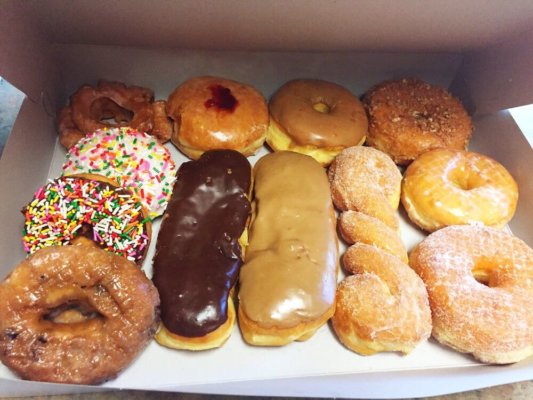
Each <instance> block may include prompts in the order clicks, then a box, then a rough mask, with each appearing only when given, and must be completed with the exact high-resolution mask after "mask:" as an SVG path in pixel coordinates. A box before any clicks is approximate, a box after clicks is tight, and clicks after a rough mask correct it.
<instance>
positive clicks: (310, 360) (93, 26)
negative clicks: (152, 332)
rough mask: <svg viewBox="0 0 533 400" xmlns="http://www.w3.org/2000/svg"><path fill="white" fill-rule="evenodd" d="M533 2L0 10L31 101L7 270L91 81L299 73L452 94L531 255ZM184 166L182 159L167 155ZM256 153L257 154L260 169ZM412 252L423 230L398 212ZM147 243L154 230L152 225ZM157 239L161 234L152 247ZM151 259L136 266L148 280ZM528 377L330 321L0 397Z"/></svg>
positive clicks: (448, 384)
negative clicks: (506, 184)
mask: <svg viewBox="0 0 533 400" xmlns="http://www.w3.org/2000/svg"><path fill="white" fill-rule="evenodd" d="M532 71H533V2H531V1H526V0H524V1H517V0H513V1H509V2H505V3H502V2H499V1H485V0H472V1H467V2H465V1H461V0H452V1H447V2H431V1H430V2H423V1H417V0H406V1H401V2H389V1H348V0H338V1H324V0H322V1H315V0H307V1H306V0H293V1H289V2H287V1H281V0H272V1H260V0H250V1H237V0H233V1H225V2H219V1H216V0H200V1H192V0H191V1H187V0H183V1H176V2H170V1H158V2H150V1H140V0H131V1H125V0H118V1H113V2H108V1H103V0H95V1H61V0H51V1H34V0H30V1H11V0H7V1H3V2H2V4H1V8H0V76H2V77H3V78H4V79H6V80H7V81H9V82H10V83H11V84H12V85H14V86H15V87H17V88H18V89H19V90H21V91H22V92H23V93H24V95H25V99H24V101H23V103H22V106H21V109H20V112H19V114H18V117H17V119H16V121H15V125H14V127H13V130H12V132H11V135H10V137H9V138H8V141H7V143H6V146H5V149H4V152H3V154H2V157H1V159H0V221H1V229H0V275H1V276H2V278H3V277H5V276H6V275H7V274H8V273H9V271H10V270H11V269H12V268H13V267H14V266H15V265H17V264H18V263H19V262H20V261H21V260H22V259H23V258H24V256H25V254H24V251H23V248H22V245H21V241H20V232H21V229H22V225H23V218H22V215H21V214H20V209H21V207H23V206H24V205H25V204H27V202H28V200H29V199H31V197H32V195H33V193H34V191H35V190H36V189H37V188H38V187H39V186H41V185H42V184H43V183H44V182H45V181H46V179H48V178H54V177H56V176H58V175H59V174H60V171H61V165H62V163H63V160H64V155H65V151H64V149H63V148H62V147H61V146H60V145H59V144H58V142H57V131H56V126H55V120H54V119H55V113H56V110H57V109H59V108H60V107H61V106H63V105H64V104H66V102H67V100H68V96H69V95H70V94H72V93H73V92H74V91H76V90H77V89H78V87H79V86H81V85H82V84H84V83H93V84H94V83H96V81H97V80H98V79H100V78H103V79H107V80H117V81H121V82H125V83H127V84H135V85H139V86H144V87H148V88H151V89H153V90H154V91H155V94H156V98H158V99H166V98H167V97H168V95H169V94H170V93H171V91H172V90H173V89H174V88H175V87H176V86H177V85H178V84H180V83H181V82H183V81H184V80H186V79H187V78H190V77H193V76H199V75H215V76H223V77H226V78H230V79H234V80H237V81H242V82H247V83H250V84H252V85H254V86H255V87H256V88H257V89H259V90H260V91H261V92H262V93H263V94H264V96H265V97H266V98H269V97H270V96H271V94H272V93H273V92H274V91H275V90H276V89H277V88H278V87H279V86H281V85H282V84H283V83H284V82H286V81H288V80H290V79H293V78H320V79H324V80H329V81H333V82H337V83H339V84H341V85H343V86H345V87H346V88H348V89H349V90H351V91H352V92H353V93H354V94H356V95H358V96H359V95H362V94H363V93H364V92H365V91H366V90H368V89H369V88H370V87H372V86H373V85H375V84H377V83H379V82H381V81H383V80H385V79H391V78H400V77H418V78H421V79H423V80H426V81H428V82H430V83H433V84H437V85H440V86H443V87H446V88H448V89H449V90H450V91H451V92H452V93H453V94H454V95H456V96H457V97H459V98H460V99H461V100H462V102H463V104H464V105H465V106H466V108H467V110H468V111H469V112H470V114H471V115H472V118H473V122H474V126H475V131H474V134H473V137H472V141H471V144H470V147H469V148H470V149H471V150H475V151H478V152H481V153H484V154H487V155H489V156H491V157H493V158H495V159H496V160H498V161H499V162H500V163H502V164H503V165H504V166H505V167H506V168H507V169H508V170H509V171H510V172H511V174H512V175H513V176H514V178H515V179H516V181H517V182H518V185H519V189H520V199H519V204H518V209H517V212H516V214H515V217H514V218H513V220H512V221H511V222H510V224H509V229H510V230H511V231H512V232H513V233H514V234H515V235H517V236H518V237H520V238H521V239H523V240H524V241H525V242H526V243H528V244H529V245H530V246H532V245H533V229H532V228H533V226H532V223H533V208H532V207H531V204H533V180H532V179H531V178H530V176H531V169H532V167H533V152H532V150H531V145H530V144H529V143H528V141H527V139H526V138H525V136H524V135H523V134H522V132H521V130H520V129H519V127H518V126H517V124H516V123H515V121H514V119H513V118H512V116H511V115H510V113H509V111H508V109H509V108H512V107H517V106H522V105H527V104H531V103H533V73H532ZM168 147H169V148H170V150H171V152H172V156H173V157H174V159H175V160H176V162H177V163H178V164H179V163H181V162H183V161H185V160H186V158H185V157H184V156H183V155H181V154H180V153H179V152H178V151H177V150H176V149H175V148H173V146H171V145H170V144H169V145H168ZM266 153H267V150H266V148H265V149H263V150H261V153H260V154H259V155H257V156H255V157H252V158H250V161H251V162H252V163H253V162H254V161H255V160H256V159H257V158H258V157H259V156H260V155H263V154H266ZM400 216H401V218H402V224H401V232H402V239H403V240H404V242H405V244H406V245H407V247H408V249H411V248H412V247H413V246H414V245H415V244H416V243H418V242H419V241H420V240H422V239H423V237H424V234H423V233H422V232H420V231H419V230H417V229H415V228H414V227H413V226H412V225H411V224H410V223H409V222H408V221H407V218H405V216H404V215H403V214H402V213H401V212H400ZM154 228H155V229H154V230H155V232H154V236H153V237H154V238H155V237H156V236H155V235H156V234H157V229H158V223H156V224H155V226H154ZM154 243H155V239H154V240H153V242H152V247H153V244H154ZM151 254H153V248H152V249H151V250H150V253H149V256H148V259H147V261H146V262H145V265H144V268H145V270H146V271H147V274H151V261H150V255H151ZM532 378H533V360H531V359H529V360H524V361H523V362H519V363H517V364H514V365H508V366H490V365H482V364H479V363H477V362H476V361H474V360H473V359H472V358H471V357H469V356H467V355H463V354H459V353H457V352H454V351H452V350H450V349H448V348H445V347H443V346H441V345H439V344H438V343H437V342H435V341H434V340H429V341H428V342H426V343H424V344H422V345H420V346H419V347H418V348H416V349H415V351H413V352H412V353H411V354H409V355H408V356H401V355H398V354H389V353H387V354H378V355H375V356H371V357H362V356H359V355H356V354H355V353H352V352H350V351H348V350H347V349H345V348H344V347H343V346H342V345H341V344H340V343H339V342H338V341H337V340H336V339H335V336H334V334H333V332H332V331H331V329H330V327H329V326H327V325H326V326H324V327H322V328H321V329H320V330H319V331H318V332H317V333H316V334H315V336H314V337H313V338H311V339H310V340H308V341H306V342H302V343H293V344H290V345H288V346H285V347H281V348H256V347H251V346H248V345H246V344H245V343H244V341H243V340H242V338H241V336H240V332H239V330H238V327H235V330H234V332H233V334H232V336H231V338H230V340H229V341H228V342H227V343H226V344H225V346H223V347H222V348H220V349H217V350H212V351H205V352H199V353H191V352H183V351H172V350H169V349H166V348H163V347H161V346H159V345H158V344H157V343H155V342H153V343H151V344H150V345H149V347H148V348H147V349H146V350H145V351H144V352H143V353H142V354H141V355H140V356H139V357H138V358H137V359H136V360H135V361H134V363H133V364H132V365H131V366H130V367H129V368H127V369H126V370H125V371H124V372H123V373H122V374H120V375H119V376H118V378H116V379H114V380H112V381H109V382H107V383H105V384H104V385H101V386H98V387H84V386H75V385H57V384H46V383H38V382H28V381H22V380H20V379H18V378H17V377H16V376H14V375H13V374H12V373H11V372H10V371H9V370H8V369H7V368H6V367H5V366H3V365H2V366H0V396H15V395H31V394H37V393H38V394H47V393H48V394H53V393H56V394H57V393H74V392H84V391H85V392H86V391H96V390H109V389H111V388H117V389H150V390H165V391H180V392H196V393H219V394H247V395H273V396H274V395H280V396H302V397H362V398H401V397H419V396H430V395H438V394H444V393H452V392H458V391H464V390H469V389H475V388H482V387H487V386H492V385H497V384H503V383H510V382H517V381H523V380H529V379H532Z"/></svg>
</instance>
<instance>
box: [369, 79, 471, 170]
mask: <svg viewBox="0 0 533 400" xmlns="http://www.w3.org/2000/svg"><path fill="white" fill-rule="evenodd" d="M363 103H364V105H365V107H366V110H367V113H368V119H369V127H368V138H367V143H368V144H369V145H370V146H372V147H375V148H377V149H378V150H381V151H383V152H385V153H387V154H388V155H389V156H391V158H392V159H393V160H394V162H395V163H396V164H402V165H406V164H409V163H410V162H411V161H413V160H414V159H415V158H417V157H418V156H419V155H420V154H422V153H424V152H426V151H429V150H433V149H437V148H450V149H459V150H464V149H465V148H466V146H467V144H468V141H469V140H470V135H471V134H472V121H471V120H470V117H469V116H468V114H467V112H466V110H465V109H464V108H463V106H462V104H461V102H460V101H459V100H457V99H456V98H455V97H453V96H452V95H451V94H450V93H448V92H447V91H446V90H445V89H443V88H440V87H438V86H434V85H430V84H429V83H426V82H423V81H421V80H419V79H400V80H395V81H387V82H384V83H381V84H380V85H377V86H376V87H374V88H372V89H371V90H370V91H369V92H368V93H366V94H365V96H364V99H363Z"/></svg>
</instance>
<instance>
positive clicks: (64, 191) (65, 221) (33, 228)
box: [22, 176, 151, 263]
mask: <svg viewBox="0 0 533 400" xmlns="http://www.w3.org/2000/svg"><path fill="white" fill-rule="evenodd" d="M92 177H93V178H94V177H96V176H92ZM22 212H23V213H24V215H25V217H26V221H25V223H24V229H23V237H22V242H23V244H24V249H25V250H26V252H27V253H30V254H33V253H35V252H36V251H37V250H39V249H41V248H43V247H47V246H54V245H68V244H72V242H73V241H74V240H75V239H76V238H77V237H80V236H87V235H88V236H90V238H91V239H93V240H94V242H95V243H98V244H99V245H100V246H102V248H104V249H106V250H108V251H111V252H115V253H117V254H119V255H121V256H123V257H126V258H128V259H129V260H131V261H135V262H137V263H141V261H142V260H143V258H144V255H145V254H146V251H147V250H148V245H149V243H150V235H151V228H150V219H149V218H148V217H147V216H146V215H145V213H144V212H143V209H142V205H141V203H140V201H139V200H138V199H137V197H135V196H133V195H132V194H131V192H129V191H128V190H126V189H124V188H117V187H115V186H113V185H111V184H109V183H108V182H105V178H102V177H100V180H95V179H87V178H85V177H81V176H71V177H65V176H64V177H61V178H58V179H56V180H53V181H50V182H48V183H47V184H46V185H45V186H43V187H41V188H40V189H39V190H38V191H37V192H36V193H35V195H34V197H33V199H32V200H31V202H30V203H29V204H28V205H27V206H26V207H25V208H24V209H23V210H22Z"/></svg>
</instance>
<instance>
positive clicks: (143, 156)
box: [63, 128, 176, 218]
mask: <svg viewBox="0 0 533 400" xmlns="http://www.w3.org/2000/svg"><path fill="white" fill-rule="evenodd" d="M63 173H64V174H65V175H73V174H82V173H88V174H98V175H104V176H106V177H108V178H111V179H113V180H114V181H116V182H118V183H119V184H120V185H121V186H122V187H124V188H126V189H128V190H130V191H132V192H133V193H134V194H135V195H136V196H137V197H139V199H140V200H141V202H142V203H143V205H144V207H145V208H146V210H148V212H149V214H150V217H151V218H156V217H158V216H160V215H161V214H163V212H164V211H165V208H166V206H167V204H168V200H169V199H170V196H171V194H172V187H173V185H174V181H175V180H176V164H175V163H174V161H173V160H172V157H171V155H170V151H169V150H168V149H167V148H166V147H165V146H163V145H162V144H161V143H159V142H158V141H157V140H156V139H155V138H153V137H151V136H148V135H147V134H146V133H144V132H140V131H137V130H135V129H131V128H113V129H102V130H99V131H95V132H92V133H90V134H89V135H87V136H86V137H85V138H83V139H82V140H80V141H79V142H78V143H76V145H75V146H72V147H71V148H70V150H69V152H68V153H67V160H66V161H65V163H64V164H63Z"/></svg>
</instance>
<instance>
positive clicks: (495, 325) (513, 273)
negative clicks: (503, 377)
mask: <svg viewBox="0 0 533 400" xmlns="http://www.w3.org/2000/svg"><path fill="white" fill-rule="evenodd" d="M410 264H411V267H412V268H414V269H415V271H416V272H417V273H418V274H419V275H420V276H421V277H422V279H423V280H424V283H425V284H426V287H427V289H428V293H429V302H430V305H431V311H432V315H433V336H434V337H435V338H436V339H437V340H438V341H440V342H441V343H443V344H445V345H448V346H450V347H452V348H454V349H455V350H458V351H461V352H464V353H472V354H473V356H474V357H475V358H477V359H478V360H480V361H482V362H486V363H497V364H506V363H512V362H516V361H520V360H522V359H525V358H527V357H529V356H531V355H533V313H532V312H531V299H532V298H533V250H532V249H531V248H530V247H528V246H527V245H526V244H525V243H524V242H523V241H521V240H520V239H518V238H517V237H514V236H512V235H510V234H508V233H505V232H503V231H500V230H496V229H492V228H488V227H481V226H468V225H462V226H450V227H447V228H443V229H441V230H439V231H437V232H434V233H432V234H431V235H429V236H428V237H427V238H426V239H425V240H424V241H423V242H422V243H420V244H419V245H418V246H417V247H416V248H415V249H414V250H413V252H412V253H411V256H410Z"/></svg>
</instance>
